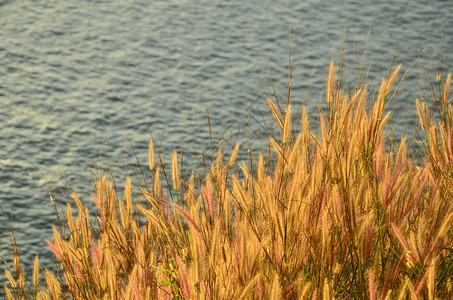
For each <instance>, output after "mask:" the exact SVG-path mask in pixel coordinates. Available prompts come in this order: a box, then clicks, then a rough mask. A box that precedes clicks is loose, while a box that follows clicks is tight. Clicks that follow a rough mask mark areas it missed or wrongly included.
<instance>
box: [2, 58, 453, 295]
mask: <svg viewBox="0 0 453 300" xmlns="http://www.w3.org/2000/svg"><path fill="white" fill-rule="evenodd" d="M399 73H400V67H399V66H398V67H396V68H394V69H392V70H390V71H389V75H388V77H387V78H384V79H383V80H382V82H381V84H380V86H379V89H378V90H377V92H376V93H370V91H369V90H368V87H367V85H366V84H362V85H361V87H360V88H356V89H355V90H351V91H344V90H343V89H342V86H341V76H340V75H339V73H338V72H336V70H335V66H334V64H331V65H330V67H329V71H328V78H327V85H326V87H327V88H326V90H327V91H326V102H327V110H326V112H325V113H322V114H321V115H320V121H319V128H318V131H312V130H311V129H310V128H311V127H310V124H309V119H310V118H309V116H308V114H307V112H306V109H305V107H302V109H301V113H300V120H301V122H300V125H298V126H297V127H296V126H294V123H295V122H293V115H294V112H293V109H292V106H291V103H290V101H289V89H290V84H289V85H288V99H287V101H286V105H285V106H284V107H282V108H280V105H279V104H278V102H277V99H272V98H268V99H267V104H268V105H269V107H270V112H271V113H272V115H273V117H274V119H275V122H276V124H277V126H278V127H279V128H280V131H281V134H280V135H279V136H270V137H269V145H270V146H269V147H270V149H271V151H269V153H267V154H265V153H261V154H260V155H259V156H258V157H255V158H253V159H254V163H253V164H246V163H245V162H238V161H237V160H236V156H237V153H238V151H239V147H240V146H239V145H237V146H236V147H235V148H234V150H233V152H232V154H231V155H228V156H226V155H225V154H224V153H223V151H222V150H219V152H218V153H217V157H216V160H215V161H214V162H213V164H212V165H211V166H210V167H209V168H208V170H207V172H206V174H205V175H203V176H195V175H194V174H192V175H191V176H189V177H186V176H182V175H181V172H180V166H179V163H178V161H179V158H180V155H182V154H181V153H177V152H174V153H173V156H172V167H171V171H169V172H168V171H167V172H166V170H165V169H164V168H163V164H162V163H161V159H159V160H158V161H160V163H157V162H156V161H155V160H156V155H155V152H154V151H155V149H154V145H153V142H152V141H151V142H150V146H149V168H150V169H151V173H152V177H151V178H150V179H149V181H148V183H147V184H145V183H144V182H142V183H141V184H132V182H131V179H130V178H129V177H128V178H127V179H126V181H125V183H124V188H122V189H120V187H119V186H116V185H115V184H114V181H112V180H108V179H107V177H103V178H102V179H100V180H99V182H98V183H97V184H96V188H95V192H94V194H93V195H92V197H91V198H92V199H91V200H90V199H80V198H79V196H78V195H77V194H76V193H73V194H72V198H73V200H74V203H75V206H74V207H72V206H71V205H70V204H67V206H66V212H65V216H64V218H63V216H62V218H61V219H62V220H64V223H65V224H64V225H65V226H64V227H63V228H62V229H57V227H53V231H54V238H53V240H52V241H46V242H47V244H48V245H49V247H50V249H51V250H52V251H53V253H54V255H55V258H56V260H57V261H58V266H57V272H51V271H49V270H41V269H40V268H39V265H38V259H36V263H35V266H34V270H35V271H34V274H33V278H32V281H31V283H27V281H26V280H25V279H24V276H23V271H21V270H23V269H21V268H22V267H21V265H20V262H19V255H18V254H16V255H15V257H14V268H12V269H7V270H6V275H7V277H8V278H9V282H8V283H7V284H5V286H4V288H5V292H6V294H7V295H8V298H9V299H31V298H36V299H71V298H72V299H335V298H336V299H420V298H422V299H436V298H437V299H452V298H453V279H452V278H453V230H452V222H453V201H452V200H453V164H452V160H453V146H452V143H453V116H452V105H451V103H450V101H449V96H448V90H449V86H450V80H451V76H450V75H448V77H446V78H445V79H444V80H441V81H439V84H440V91H441V95H439V99H440V103H439V105H440V107H441V109H440V112H441V113H440V120H439V121H434V118H433V116H432V112H430V111H429V110H428V109H427V104H426V103H425V102H421V101H418V100H417V101H416V104H415V105H416V107H417V111H418V115H419V119H420V125H421V129H422V131H423V133H424V138H423V140H422V142H423V143H424V148H425V153H426V155H425V156H424V157H422V158H421V159H417V160H413V159H411V158H410V156H409V155H408V149H407V146H406V140H405V139H403V140H402V141H401V143H400V144H399V145H398V146H395V147H389V141H388V135H387V134H386V132H385V128H386V124H387V121H388V119H389V116H390V113H391V112H387V111H386V107H387V104H388V101H389V98H390V96H389V95H391V94H392V93H393V92H394V90H395V88H393V86H394V85H395V82H397V81H398V78H399V77H398V76H399V75H398V74H399ZM298 124H299V122H298ZM158 157H159V158H160V156H159V154H158ZM163 182H166V186H167V187H168V188H167V189H166V190H164V188H163ZM170 193H171V195H172V200H170V197H169V195H170ZM86 201H94V203H95V204H96V206H97V209H96V211H89V210H88V209H87V206H86V204H85V202H86Z"/></svg>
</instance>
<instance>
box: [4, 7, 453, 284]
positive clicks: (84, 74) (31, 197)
mask: <svg viewBox="0 0 453 300" xmlns="http://www.w3.org/2000/svg"><path fill="white" fill-rule="evenodd" d="M452 15H453V7H452V6H451V5H448V1H430V2H429V3H428V4H426V3H425V1H421V0H417V1H413V0H412V1H409V0H405V1H403V0H402V1H379V2H375V1H353V0H349V1H343V2H342V4H338V3H337V2H336V1H314V0H311V1H280V2H277V1H258V0H249V1H217V0H214V1H175V0H173V1H171V0H170V1H144V0H137V1H125V0H124V1H122V0H112V1H86V0H85V1H83V0H82V1H80V0H79V1H62V0H54V1H32V0H23V1H14V0H10V1H7V0H6V1H0V122H1V127H0V128H1V129H0V209H1V217H0V218H1V219H0V235H1V236H0V238H1V239H2V243H1V246H0V247H1V248H0V255H1V256H2V257H6V258H8V257H10V254H9V253H8V246H7V245H8V243H7V239H8V237H9V234H8V230H7V228H8V220H9V219H11V218H12V220H13V227H14V229H15V234H16V239H17V241H18V243H19V245H20V246H21V250H22V252H23V259H24V263H25V264H26V265H27V267H29V265H30V263H32V261H33V258H34V255H35V254H38V255H40V257H41V263H42V264H43V265H44V266H45V267H48V266H51V265H52V261H53V260H52V256H51V255H50V251H49V249H48V248H47V246H46V245H45V243H44V239H45V238H51V237H52V234H51V229H50V226H51V224H52V223H54V222H55V221H56V218H55V216H54V209H53V206H52V204H51V202H50V200H49V190H50V191H51V192H52V193H55V195H56V198H57V199H58V200H60V201H62V202H65V201H67V199H65V198H64V195H67V191H68V189H67V187H68V183H67V182H69V183H70V184H71V186H72V188H73V189H74V190H76V191H78V192H80V193H81V195H82V198H85V199H88V198H89V194H90V193H92V190H93V185H92V176H91V173H90V170H93V169H94V163H95V162H96V163H97V164H101V165H102V166H104V167H106V168H107V167H110V169H111V170H112V171H113V172H114V173H115V174H117V176H118V177H119V178H124V175H125V173H126V172H132V170H133V168H132V167H131V168H128V167H126V166H127V165H129V164H134V156H133V154H132V151H131V149H130V145H129V142H128V137H129V138H130V140H131V141H132V143H133V145H134V147H135V150H136V151H137V154H138V156H139V158H140V159H141V160H142V161H143V163H145V164H146V156H147V144H148V142H149V139H150V135H151V134H152V136H153V137H154V139H155V140H156V141H160V140H161V139H163V143H162V150H163V152H165V153H168V152H169V151H170V149H173V148H180V147H181V143H182V141H184V151H185V153H186V161H188V162H189V163H191V165H192V166H197V164H198V163H199V161H197V159H198V158H197V155H196V154H197V153H198V152H199V151H200V149H201V148H202V147H204V148H206V149H209V147H210V146H209V130H208V129H207V126H206V124H207V118H206V106H207V105H209V112H210V121H211V124H212V125H213V129H214V140H218V139H220V138H222V137H225V138H226V139H229V134H230V132H231V134H232V137H231V140H232V143H235V142H241V143H242V144H243V149H245V148H246V145H247V144H246V142H247V135H248V132H252V133H253V134H252V136H251V141H252V144H253V145H252V146H254V147H257V148H259V146H260V144H261V143H262V141H263V140H264V139H265V134H263V133H261V132H262V131H263V130H264V131H267V130H268V129H269V125H268V124H267V121H268V120H269V115H268V113H267V109H266V106H265V105H264V104H263V103H264V99H265V95H267V94H269V93H270V92H271V89H270V85H269V78H270V75H269V73H268V69H267V58H269V60H270V66H271V68H272V74H273V77H274V80H275V85H276V88H277V91H278V92H279V94H280V96H281V98H284V96H285V92H286V91H285V88H286V80H287V68H288V40H289V38H288V33H289V29H290V26H291V54H292V65H293V90H292V99H293V102H294V104H295V105H296V106H297V105H298V104H299V105H300V104H301V103H302V101H303V99H304V94H305V92H306V89H307V87H308V86H310V90H309V93H308V96H307V97H306V98H305V100H304V101H305V103H306V105H307V106H308V110H309V111H310V112H311V113H312V114H315V113H316V111H317V109H318V106H319V105H323V101H322V97H323V90H324V86H325V78H326V70H327V66H328V63H329V62H330V61H331V59H332V58H334V59H338V58H339V57H340V55H341V46H342V41H343V37H344V32H345V28H346V33H347V35H346V37H347V38H346V48H347V49H348V53H349V54H348V56H347V60H346V61H347V62H348V67H349V69H351V70H352V69H354V64H353V62H354V55H353V54H354V52H355V51H358V50H360V49H362V50H363V48H364V47H365V41H366V39H367V36H368V33H369V32H370V34H369V36H370V38H369V42H368V46H367V56H366V57H367V58H366V60H365V65H366V66H367V64H368V63H369V62H370V61H372V62H373V63H374V64H373V67H372V75H373V76H374V75H377V76H378V77H381V76H384V75H385V74H386V70H387V68H388V65H389V63H390V59H391V58H392V57H393V56H395V57H396V62H397V63H402V64H403V69H404V70H405V69H407V68H408V67H409V65H410V63H411V62H412V61H413V60H414V59H415V58H416V57H417V56H418V54H419V53H420V50H421V49H423V48H425V47H426V48H425V53H426V56H427V58H429V60H428V62H429V63H430V66H431V67H433V68H434V70H435V68H436V66H437V65H440V59H441V56H440V53H441V46H442V44H441V37H442V30H443V32H444V41H443V45H444V47H445V49H446V50H447V51H448V50H449V49H451V47H452V46H453V19H452V18H451V16H452ZM451 59H452V56H451V54H449V53H448V52H447V53H446V54H445V64H446V65H447V67H448V65H449V63H450V62H451ZM436 62H437V65H436ZM314 67H315V71H314V75H313V78H312V79H311V80H310V77H311V75H312V72H313V68H314ZM420 68H423V62H421V65H420V64H419V63H417V64H416V65H415V67H414V68H413V69H412V71H411V72H410V73H409V75H408V76H407V79H406V83H405V84H404V85H403V86H402V88H401V90H400V92H399V94H398V97H397V99H395V101H394V102H393V104H392V107H391V108H392V109H394V110H395V114H394V116H395V117H394V119H393V121H394V125H395V128H396V133H397V135H399V136H401V135H402V134H406V133H412V130H411V128H412V127H411V126H412V125H410V122H409V118H411V119H413V120H414V121H416V117H415V110H414V109H413V104H414V100H415V98H417V97H419V96H420V88H419V84H422V83H423V81H421V79H420V78H421V77H420V73H421V72H420ZM345 75H346V76H349V79H350V80H351V81H353V79H354V76H353V72H350V73H346V74H345ZM374 80H375V77H371V78H370V82H371V83H373V82H375V81H374ZM249 112H250V115H251V117H250V122H249V120H248V114H249ZM249 123H250V124H249ZM164 129H165V130H164ZM163 132H164V134H163ZM10 216H12V217H10ZM0 279H1V281H2V282H1V284H2V285H3V282H4V280H5V278H4V276H3V272H1V275H0Z"/></svg>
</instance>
